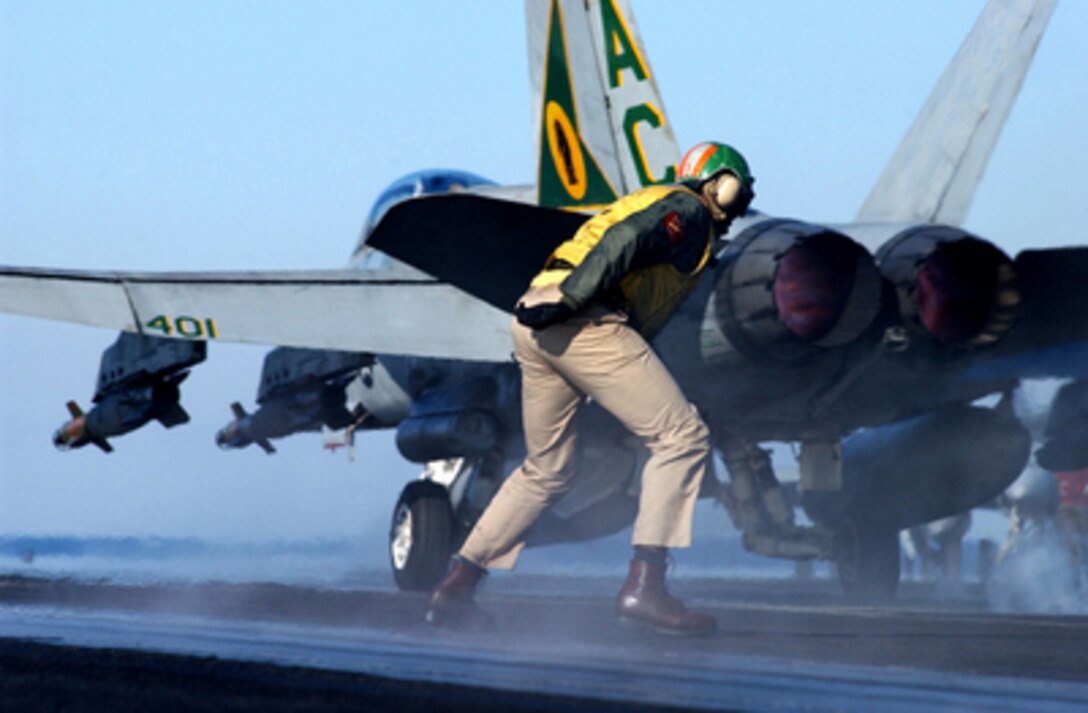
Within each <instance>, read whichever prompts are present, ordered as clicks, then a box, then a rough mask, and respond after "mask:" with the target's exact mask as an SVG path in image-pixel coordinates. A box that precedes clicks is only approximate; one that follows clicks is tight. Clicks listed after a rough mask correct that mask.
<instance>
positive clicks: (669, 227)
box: [661, 210, 684, 245]
mask: <svg viewBox="0 0 1088 713" xmlns="http://www.w3.org/2000/svg"><path fill="white" fill-rule="evenodd" d="M661 223H662V225H664V226H665V233H666V234H667V235H668V236H669V245H676V244H677V243H678V242H680V240H681V239H682V238H683V237H684V221H683V220H681V219H680V214H679V213H677V212H676V211H675V210H674V211H671V212H670V213H669V214H668V215H666V216H665V219H664V220H662V221H661Z"/></svg>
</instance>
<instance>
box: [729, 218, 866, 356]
mask: <svg viewBox="0 0 1088 713" xmlns="http://www.w3.org/2000/svg"><path fill="white" fill-rule="evenodd" d="M723 264H724V268H723V269H722V271H721V272H720V273H719V275H718V279H717V282H716V284H715V287H714V299H715V311H716V320H717V322H718V324H719V326H720V327H721V329H722V331H723V333H724V334H725V336H726V337H727V339H728V340H729V341H730V342H731V343H732V344H733V345H734V346H735V347H736V349H737V350H738V351H740V352H742V353H744V354H745V355H746V356H748V357H749V358H751V359H766V358H770V359H775V360H780V361H783V360H784V361H795V360H798V359H802V358H804V357H806V356H809V355H811V354H814V353H816V352H819V351H821V350H825V349H828V348H833V347H838V346H843V345H845V344H850V343H851V342H853V341H855V340H856V339H858V338H859V337H860V336H861V335H862V334H863V333H864V332H865V331H866V329H868V327H869V326H870V325H871V324H872V322H873V320H874V318H875V317H876V315H877V313H878V311H879V310H880V297H881V278H880V273H879V271H878V270H877V268H876V265H875V263H874V262H873V258H872V256H871V255H870V254H869V253H868V251H866V250H865V248H863V247H862V246H861V245H860V244H858V243H856V242H855V241H853V240H851V239H850V238H849V237H847V236H845V235H843V234H841V233H838V232H836V231H834V230H831V229H829V228H825V227H823V226H818V225H811V224H808V223H802V222H799V221H794V220H771V221H765V222H763V223H759V224H756V225H755V226H752V227H751V228H749V229H748V230H747V231H745V232H744V233H742V234H741V235H740V236H739V237H738V238H737V239H736V240H735V241H734V242H733V244H731V245H730V247H729V248H728V249H727V250H726V254H725V255H724V256H723Z"/></svg>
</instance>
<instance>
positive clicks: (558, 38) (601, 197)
mask: <svg viewBox="0 0 1088 713" xmlns="http://www.w3.org/2000/svg"><path fill="white" fill-rule="evenodd" d="M541 122H543V123H542V124H541V127H540V141H541V144H540V154H539V155H540V168H539V172H538V175H537V190H538V201H539V203H540V204H541V205H545V206H551V207H557V208H593V207H599V206H603V205H607V204H608V203H611V202H612V201H614V200H616V198H617V197H618V196H617V195H616V190H615V189H614V188H613V187H612V185H611V184H610V183H609V181H608V178H607V177H606V176H605V174H604V171H602V170H601V167H600V165H599V164H598V163H597V160H596V159H595V158H594V157H593V155H592V154H591V153H590V151H589V149H588V148H587V147H586V145H585V142H584V141H583V140H582V136H581V134H580V133H579V130H578V112H577V110H576V109H575V105H574V91H573V87H572V86H571V78H570V68H569V61H568V57H567V47H566V42H565V40H564V28H563V16H562V12H561V11H560V9H559V3H558V2H557V1H556V0H552V7H551V17H550V18H549V21H548V46H547V55H546V57H545V59H544V110H543V111H542V112H541Z"/></svg>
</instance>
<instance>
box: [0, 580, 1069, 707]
mask: <svg viewBox="0 0 1088 713" xmlns="http://www.w3.org/2000/svg"><path fill="white" fill-rule="evenodd" d="M618 584H619V583H618V582H615V581H613V580H612V578H565V577H543V576H514V577H506V578H494V580H493V581H490V582H488V583H487V586H486V587H485V589H484V591H483V592H482V593H481V595H480V602H481V604H482V605H483V606H484V607H486V608H487V609H488V610H489V611H490V612H492V613H493V614H494V616H495V619H496V623H497V628H496V630H495V631H490V632H479V633H464V632H455V631H448V630H437V629H434V628H432V627H429V626H428V625H426V624H425V623H424V622H423V620H422V611H423V607H424V603H425V598H424V596H423V595H421V594H401V593H396V592H394V591H393V590H392V588H391V587H390V586H389V585H388V584H385V583H383V582H382V581H381V580H380V579H379V578H377V577H375V581H374V582H373V583H369V582H368V583H366V584H364V585H360V586H350V587H341V588H333V589H316V588H310V587H303V586H287V585H279V584H245V583H241V584H238V583H236V584H227V583H199V584H181V583H170V584H152V585H139V586H136V585H131V584H111V583H109V582H104V581H97V582H88V581H76V580H69V579H56V578H31V577H21V576H9V577H4V578H0V637H2V639H0V666H2V668H3V670H4V671H5V676H4V677H2V678H0V708H6V707H8V706H14V705H18V706H19V707H20V709H23V710H27V708H25V706H26V705H30V706H31V707H30V708H29V709H31V710H34V709H37V710H45V709H51V708H55V707H57V706H60V705H73V704H74V703H75V704H77V707H76V708H75V709H77V710H78V709H87V710H93V709H98V708H101V707H102V705H106V704H109V705H110V706H112V705H113V704H114V703H116V702H117V701H122V702H124V701H127V702H128V703H127V705H129V706H130V707H129V708H127V709H131V710H136V709H147V707H148V706H151V705H156V706H157V705H160V704H166V705H167V706H168V707H169V706H170V705H174V706H175V709H186V710H193V709H202V708H207V709H213V708H217V707H222V706H226V707H228V708H230V709H231V710H257V709H261V710H278V709H285V710H286V709H295V707H297V706H309V705H316V706H317V708H316V709H321V710H341V709H344V710H346V709H347V708H350V707H352V706H356V707H358V706H359V705H360V703H366V704H367V705H369V706H371V707H372V709H383V708H384V709H391V708H397V709H411V710H429V709H433V710H438V709H442V710H450V709H467V708H472V709H474V710H486V709H492V710H498V709H505V710H510V709H526V710H541V709H550V710H556V709H564V710H573V709H578V710H600V709H615V707H617V706H619V707H627V706H631V705H638V706H643V707H651V708H662V707H663V708H672V707H675V708H680V709H724V710H734V709H740V710H797V709H802V710H884V711H894V710H903V711H908V710H923V709H925V710H928V711H934V710H965V709H968V710H982V709H985V710H1032V711H1044V710H1084V709H1088V617H1083V616H1069V615H1039V614H1030V615H1029V614H999V613H995V612H992V611H990V610H989V607H988V605H987V603H986V599H985V597H984V595H983V593H982V592H981V591H980V590H979V588H977V587H971V586H967V587H962V588H959V589H957V590H955V591H947V590H941V589H938V588H935V587H933V586H932V585H920V584H912V583H906V584H905V585H904V588H903V592H902V594H901V596H900V598H899V599H898V600H897V602H896V604H895V605H892V606H853V605H850V604H848V603H847V602H845V601H844V600H843V599H842V598H841V596H840V595H838V593H837V591H836V588H835V585H834V583H832V582H830V581H827V580H823V579H817V580H811V581H793V580H722V579H716V578H715V579H679V580H677V581H676V582H675V583H674V585H673V589H674V590H675V593H676V594H678V595H679V596H682V597H683V598H684V599H685V600H686V601H687V602H688V603H689V605H691V606H692V607H695V608H698V609H700V610H702V611H707V612H710V613H712V614H714V615H715V616H716V617H717V618H718V621H719V624H720V633H719V634H717V635H716V636H712V637H706V638H699V639H686V638H677V637H670V636H664V635H660V634H656V633H652V632H647V631H643V630H641V629H631V628H628V627H623V626H619V625H617V622H616V620H615V618H614V617H613V615H612V611H611V597H612V594H613V591H612V590H613V589H615V587H617V586H618ZM160 699H161V700H160ZM94 701H98V705H91V703H93V702H94ZM79 702H82V707H79V705H78V704H79ZM35 706H38V707H37V708H35ZM277 706H278V708H277ZM113 709H114V710H127V709H126V708H125V707H124V706H123V705H122V707H120V708H116V707H114V708H113Z"/></svg>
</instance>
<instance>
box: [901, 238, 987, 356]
mask: <svg viewBox="0 0 1088 713" xmlns="http://www.w3.org/2000/svg"><path fill="white" fill-rule="evenodd" d="M999 259H1000V256H999V255H998V254H997V253H996V251H995V250H993V249H992V248H990V246H989V245H987V244H986V243H983V242H980V241H973V240H963V241H959V242H955V243H950V244H946V245H943V246H941V247H940V248H939V249H938V250H936V251H934V252H933V254H932V255H930V256H929V257H928V258H926V260H925V262H924V263H922V265H921V267H920V268H919V269H918V273H917V288H916V290H917V291H916V293H915V304H916V305H917V309H918V319H919V320H920V321H921V322H922V325H923V326H925V328H926V331H928V332H929V333H930V334H931V335H932V336H933V337H934V338H935V339H936V340H938V341H940V342H943V343H946V344H954V343H957V342H963V341H966V340H968V339H971V338H972V337H974V336H975V335H976V334H978V333H979V332H981V331H982V330H983V329H984V328H985V327H986V324H987V322H988V321H989V319H990V314H991V311H992V309H993V305H994V295H995V294H996V292H997V289H998V273H997V267H998V263H997V261H998V260H999Z"/></svg>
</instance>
